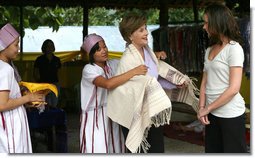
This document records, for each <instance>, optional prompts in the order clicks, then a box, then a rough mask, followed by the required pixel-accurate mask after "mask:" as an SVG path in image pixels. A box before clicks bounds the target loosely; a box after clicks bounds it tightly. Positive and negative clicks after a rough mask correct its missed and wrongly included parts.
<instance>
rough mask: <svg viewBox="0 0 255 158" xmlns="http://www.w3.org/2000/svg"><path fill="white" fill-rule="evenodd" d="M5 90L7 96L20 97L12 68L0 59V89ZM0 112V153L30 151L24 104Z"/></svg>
mask: <svg viewBox="0 0 255 158" xmlns="http://www.w3.org/2000/svg"><path fill="white" fill-rule="evenodd" d="M5 90H7V91H9V98H13V99H15V98H19V97H21V93H20V88H19V85H18V83H17V81H16V79H15V77H14V70H13V68H12V67H11V66H10V65H9V64H7V63H5V62H3V61H2V60H0V91H5ZM0 106H2V105H0ZM0 114H1V115H0V118H1V119H0V153H32V146H31V139H30V132H29V127H28V120H27V114H26V110H25V108H24V106H23V105H22V106H19V107H18V108H16V109H13V110H8V111H3V112H0Z"/></svg>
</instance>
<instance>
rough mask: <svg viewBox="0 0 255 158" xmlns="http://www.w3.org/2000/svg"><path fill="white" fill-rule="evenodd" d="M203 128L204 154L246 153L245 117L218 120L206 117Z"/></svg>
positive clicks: (213, 117)
mask: <svg viewBox="0 0 255 158" xmlns="http://www.w3.org/2000/svg"><path fill="white" fill-rule="evenodd" d="M208 119H209V121H210V124H209V125H206V126H205V152H206V153H247V145H246V139H245V130H246V129H245V115H244V114H243V115H241V116H239V117H235V118H220V117H217V116H214V115H212V114H209V115H208Z"/></svg>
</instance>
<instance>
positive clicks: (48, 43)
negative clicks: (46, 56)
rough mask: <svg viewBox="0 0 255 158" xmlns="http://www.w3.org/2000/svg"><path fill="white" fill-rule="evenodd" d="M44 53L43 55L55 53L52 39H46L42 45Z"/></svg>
mask: <svg viewBox="0 0 255 158" xmlns="http://www.w3.org/2000/svg"><path fill="white" fill-rule="evenodd" d="M41 49H42V52H43V53H52V52H55V45H54V42H53V41H52V40H50V39H46V40H45V41H44V42H43V44H42V48H41Z"/></svg>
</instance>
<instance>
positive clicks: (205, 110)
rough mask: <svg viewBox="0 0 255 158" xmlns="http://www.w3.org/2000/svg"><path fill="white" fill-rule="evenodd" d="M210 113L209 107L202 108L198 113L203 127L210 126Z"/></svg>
mask: <svg viewBox="0 0 255 158" xmlns="http://www.w3.org/2000/svg"><path fill="white" fill-rule="evenodd" d="M209 113H210V110H209V109H208V107H203V108H200V109H199V111H198V113H197V118H198V119H199V120H200V121H201V123H202V124H203V125H208V124H210V121H209V120H208V114H209Z"/></svg>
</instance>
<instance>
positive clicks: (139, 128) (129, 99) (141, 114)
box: [107, 44, 198, 153]
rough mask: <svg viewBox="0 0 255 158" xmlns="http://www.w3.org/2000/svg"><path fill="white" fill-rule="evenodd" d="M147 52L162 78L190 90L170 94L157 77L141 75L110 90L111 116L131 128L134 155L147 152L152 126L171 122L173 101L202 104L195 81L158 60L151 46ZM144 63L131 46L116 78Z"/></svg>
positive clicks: (128, 140) (129, 146)
mask: <svg viewBox="0 0 255 158" xmlns="http://www.w3.org/2000/svg"><path fill="white" fill-rule="evenodd" d="M145 49H147V50H148V52H150V54H151V56H152V59H153V60H154V62H155V63H156V64H157V66H158V70H159V75H160V76H161V77H163V78H165V79H166V80H168V81H170V82H172V83H173V84H176V85H177V84H182V83H184V82H186V83H187V87H186V88H183V89H177V90H171V91H167V93H166V92H165V91H164V90H163V88H162V87H161V85H160V84H159V82H158V81H157V80H156V78H154V77H151V76H148V75H145V76H143V75H140V76H134V77H133V78H131V79H130V80H129V81H128V82H126V83H125V84H123V85H121V86H119V87H117V88H115V89H113V90H111V91H109V94H108V105H107V115H108V116H109V117H110V118H111V119H112V120H113V121H115V122H117V123H119V124H120V125H122V126H124V127H126V128H128V129H129V133H128V136H127V139H126V142H125V145H126V147H127V148H128V149H129V150H130V151H131V152H132V153H137V152H140V150H141V149H142V150H143V151H144V152H146V151H147V150H148V149H149V147H150V144H149V143H148V142H147V140H146V138H147V135H148V131H149V130H150V127H151V126H152V125H154V126H156V127H158V126H160V125H164V124H169V123H170V118H171V111H172V105H171V101H170V99H173V100H174V101H178V102H184V103H187V104H189V105H192V107H196V106H197V104H198V99H197V98H195V95H194V90H196V88H195V87H194V85H193V84H192V81H191V79H190V78H189V77H188V76H185V75H183V74H182V73H180V72H179V71H177V70H176V69H174V68H173V67H171V66H170V65H168V64H166V63H164V62H162V61H158V59H157V58H156V56H155V54H154V53H153V51H152V50H151V49H150V48H149V47H148V46H147V47H146V48H145ZM141 64H144V60H143V58H142V57H141V55H140V53H139V52H138V50H137V49H136V48H135V46H134V45H132V44H130V45H128V46H127V47H126V50H125V52H124V53H123V56H122V58H121V59H120V63H119V65H118V68H117V72H116V74H115V75H119V74H122V73H124V72H127V71H128V70H130V69H132V68H134V67H136V66H139V65H141ZM169 98H170V99H169ZM193 104H195V105H193Z"/></svg>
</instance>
